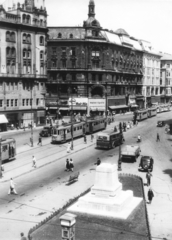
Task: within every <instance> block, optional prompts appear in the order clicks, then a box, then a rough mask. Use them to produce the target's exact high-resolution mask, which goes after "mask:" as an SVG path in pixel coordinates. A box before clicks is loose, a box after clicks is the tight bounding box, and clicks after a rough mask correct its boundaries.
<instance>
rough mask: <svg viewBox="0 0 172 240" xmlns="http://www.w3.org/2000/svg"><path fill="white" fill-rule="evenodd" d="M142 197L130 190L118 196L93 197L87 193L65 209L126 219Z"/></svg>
mask: <svg viewBox="0 0 172 240" xmlns="http://www.w3.org/2000/svg"><path fill="white" fill-rule="evenodd" d="M141 201H142V198H138V197H133V193H132V191H130V190H128V191H121V193H120V194H119V195H118V196H115V197H112V198H100V197H95V196H94V197H93V196H92V194H91V193H88V194H87V195H85V196H84V197H81V198H79V200H78V202H76V203H75V204H73V205H72V206H71V207H69V208H68V209H67V210H68V211H71V212H80V213H84V214H92V215H99V216H105V217H112V218H120V219H127V218H128V216H129V215H130V214H131V212H132V211H133V210H134V209H135V208H136V207H137V206H138V205H139V203H140V202H141Z"/></svg>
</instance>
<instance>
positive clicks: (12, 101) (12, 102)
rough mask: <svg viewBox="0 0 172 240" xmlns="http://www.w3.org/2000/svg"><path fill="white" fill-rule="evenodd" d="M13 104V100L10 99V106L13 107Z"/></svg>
mask: <svg viewBox="0 0 172 240" xmlns="http://www.w3.org/2000/svg"><path fill="white" fill-rule="evenodd" d="M13 105H14V100H13V99H11V107H13Z"/></svg>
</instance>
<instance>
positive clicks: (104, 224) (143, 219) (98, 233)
mask: <svg viewBox="0 0 172 240" xmlns="http://www.w3.org/2000/svg"><path fill="white" fill-rule="evenodd" d="M119 182H120V183H121V184H122V186H123V191H127V190H132V191H133V195H134V197H138V198H143V201H141V202H140V204H139V205H138V206H137V207H136V208H135V209H134V211H133V212H132V213H131V214H130V215H129V216H128V218H127V219H118V218H109V217H101V216H98V215H90V214H85V213H84V214H83V213H74V214H75V215H76V226H75V239H83V240H88V239H94V240H101V239H102V240H103V239H108V240H109V239H120V240H151V234H150V227H149V221H148V215H147V208H146V199H145V195H144V189H143V182H142V179H141V178H140V177H138V176H135V175H130V174H122V173H120V174H119ZM89 191H90V189H88V191H87V192H89ZM85 194H86V192H85V193H83V194H81V195H85ZM81 195H80V196H81ZM80 196H78V197H76V198H75V199H72V200H70V201H69V202H68V204H67V205H66V206H64V208H63V209H60V210H58V211H57V212H55V213H53V214H52V216H50V217H49V218H47V219H45V221H42V224H41V223H40V224H38V225H37V226H35V227H34V228H33V229H31V230H30V231H29V237H30V239H32V240H54V239H62V236H61V230H62V229H61V223H60V217H61V216H63V215H64V214H65V213H68V212H69V211H67V209H68V208H69V207H70V206H72V205H73V204H74V203H76V202H77V200H78V199H79V197H80Z"/></svg>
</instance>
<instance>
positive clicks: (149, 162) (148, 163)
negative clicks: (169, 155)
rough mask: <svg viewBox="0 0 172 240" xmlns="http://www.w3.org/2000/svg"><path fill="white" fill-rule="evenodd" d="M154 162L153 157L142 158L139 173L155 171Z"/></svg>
mask: <svg viewBox="0 0 172 240" xmlns="http://www.w3.org/2000/svg"><path fill="white" fill-rule="evenodd" d="M153 164H154V160H153V158H152V157H151V156H142V157H141V159H140V164H139V169H138V170H139V171H146V172H147V171H148V170H150V171H151V172H152V171H153Z"/></svg>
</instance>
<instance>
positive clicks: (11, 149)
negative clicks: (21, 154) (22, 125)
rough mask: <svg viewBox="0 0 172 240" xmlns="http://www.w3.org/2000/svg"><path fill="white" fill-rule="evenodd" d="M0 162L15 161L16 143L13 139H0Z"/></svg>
mask: <svg viewBox="0 0 172 240" xmlns="http://www.w3.org/2000/svg"><path fill="white" fill-rule="evenodd" d="M0 151H1V152H0V162H1V163H3V162H4V161H9V160H13V159H15V156H16V141H15V139H13V138H7V139H0Z"/></svg>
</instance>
